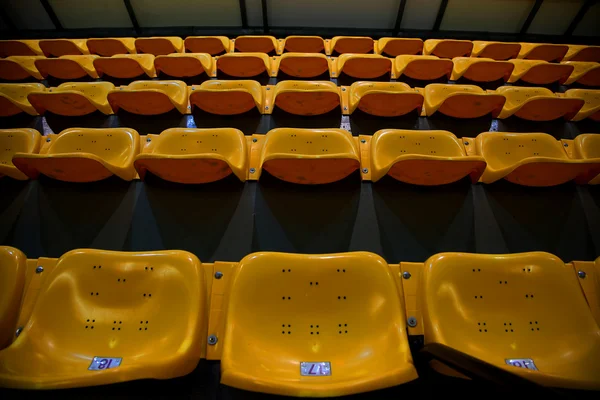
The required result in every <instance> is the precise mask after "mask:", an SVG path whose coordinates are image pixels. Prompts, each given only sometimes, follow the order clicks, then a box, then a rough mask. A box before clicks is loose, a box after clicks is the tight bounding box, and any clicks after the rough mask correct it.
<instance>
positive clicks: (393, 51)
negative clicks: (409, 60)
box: [375, 38, 423, 57]
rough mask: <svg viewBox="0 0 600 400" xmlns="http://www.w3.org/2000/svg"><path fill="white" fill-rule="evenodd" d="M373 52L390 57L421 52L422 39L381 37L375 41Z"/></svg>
mask: <svg viewBox="0 0 600 400" xmlns="http://www.w3.org/2000/svg"><path fill="white" fill-rule="evenodd" d="M375 52H376V53H377V54H386V55H388V56H392V57H397V56H402V55H409V56H410V55H415V54H421V53H422V52H423V40H421V39H414V38H381V39H379V40H378V41H377V46H376V49H375Z"/></svg>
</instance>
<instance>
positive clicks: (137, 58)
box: [94, 54, 156, 79]
mask: <svg viewBox="0 0 600 400" xmlns="http://www.w3.org/2000/svg"><path fill="white" fill-rule="evenodd" d="M94 68H96V72H97V73H98V75H99V76H100V77H102V75H104V74H106V75H108V76H112V77H113V78H121V79H130V78H137V77H138V76H142V75H144V74H146V75H147V76H148V77H149V78H155V77H156V70H155V68H154V56H153V55H152V54H115V55H114V56H112V57H98V58H95V59H94Z"/></svg>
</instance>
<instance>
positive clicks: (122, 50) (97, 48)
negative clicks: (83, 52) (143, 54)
mask: <svg viewBox="0 0 600 400" xmlns="http://www.w3.org/2000/svg"><path fill="white" fill-rule="evenodd" d="M87 47H88V50H89V51H90V54H98V55H99V56H102V57H110V56H114V55H115V54H135V53H136V51H135V38H131V37H128V38H94V39H88V40H87Z"/></svg>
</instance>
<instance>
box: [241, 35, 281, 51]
mask: <svg viewBox="0 0 600 400" xmlns="http://www.w3.org/2000/svg"><path fill="white" fill-rule="evenodd" d="M234 48H235V51H239V52H241V53H267V54H268V53H271V52H273V53H277V50H278V48H279V43H278V42H277V39H275V38H274V37H273V36H238V37H237V38H235V41H234Z"/></svg>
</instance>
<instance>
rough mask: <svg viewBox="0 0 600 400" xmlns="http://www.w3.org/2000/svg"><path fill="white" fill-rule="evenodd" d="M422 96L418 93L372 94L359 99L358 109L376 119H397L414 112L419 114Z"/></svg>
mask: <svg viewBox="0 0 600 400" xmlns="http://www.w3.org/2000/svg"><path fill="white" fill-rule="evenodd" d="M422 107H423V96H421V95H420V94H418V93H373V94H367V95H365V96H363V98H362V99H360V102H359V103H358V108H359V109H360V110H361V111H363V112H366V113H367V114H371V115H375V116H378V117H399V116H401V115H405V114H408V113H410V112H412V111H414V110H417V112H418V113H419V114H420V113H421V108H422Z"/></svg>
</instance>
